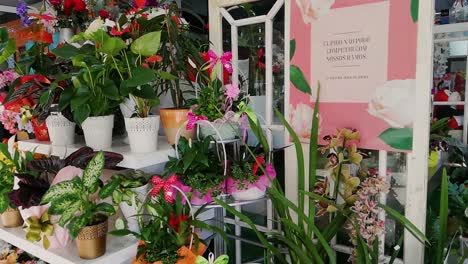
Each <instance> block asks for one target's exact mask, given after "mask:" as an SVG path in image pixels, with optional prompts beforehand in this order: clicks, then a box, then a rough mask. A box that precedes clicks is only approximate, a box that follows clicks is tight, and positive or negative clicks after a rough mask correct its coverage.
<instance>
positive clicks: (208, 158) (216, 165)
mask: <svg viewBox="0 0 468 264" xmlns="http://www.w3.org/2000/svg"><path fill="white" fill-rule="evenodd" d="M211 140H212V139H211V137H207V138H205V139H202V140H200V141H191V140H187V139H185V138H181V139H180V141H179V144H178V150H179V156H178V158H174V157H169V161H168V162H167V163H166V166H165V168H164V174H163V176H164V177H165V178H166V179H167V180H171V181H173V184H176V185H178V187H180V188H181V189H182V190H183V191H184V192H185V193H191V194H192V196H191V202H192V203H194V204H204V203H210V202H212V201H213V198H212V197H216V196H217V195H219V194H221V193H222V192H223V190H224V176H223V175H222V166H221V164H220V162H219V158H218V156H217V154H216V153H215V151H214V150H213V149H211V148H210V142H211Z"/></svg>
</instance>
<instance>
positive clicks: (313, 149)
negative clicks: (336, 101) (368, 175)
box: [308, 82, 320, 235]
mask: <svg viewBox="0 0 468 264" xmlns="http://www.w3.org/2000/svg"><path fill="white" fill-rule="evenodd" d="M319 101H320V82H319V83H318V85H317V98H316V99H315V105H314V112H313V115H312V127H311V128H310V142H309V155H310V158H309V190H313V189H314V188H315V181H316V178H317V177H316V176H317V175H316V174H317V159H318V153H317V149H318V133H319V132H318V131H319V120H318V114H319ZM309 218H310V219H311V220H312V221H314V219H315V203H314V202H313V201H311V200H310V201H309ZM308 235H310V232H309V233H308Z"/></svg>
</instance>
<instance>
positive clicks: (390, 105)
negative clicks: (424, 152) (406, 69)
mask: <svg viewBox="0 0 468 264" xmlns="http://www.w3.org/2000/svg"><path fill="white" fill-rule="evenodd" d="M415 88H416V82H415V80H414V79H407V80H392V81H388V82H386V83H384V84H383V85H381V86H379V87H377V89H376V90H375V93H374V94H373V95H372V98H371V100H370V102H369V108H368V110H367V111H368V112H369V114H371V115H373V116H375V117H377V118H380V119H382V120H384V121H385V122H387V123H388V124H389V125H390V126H391V127H394V128H404V127H412V126H413V115H412V113H413V108H414V99H415Z"/></svg>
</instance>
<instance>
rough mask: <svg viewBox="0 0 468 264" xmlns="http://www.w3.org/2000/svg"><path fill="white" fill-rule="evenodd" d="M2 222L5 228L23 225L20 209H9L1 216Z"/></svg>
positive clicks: (0, 220)
mask: <svg viewBox="0 0 468 264" xmlns="http://www.w3.org/2000/svg"><path fill="white" fill-rule="evenodd" d="M0 222H1V224H2V226H3V227H6V228H10V227H18V226H21V225H23V218H22V217H21V214H20V212H19V210H18V209H12V208H8V209H7V210H6V211H5V212H4V213H3V214H1V215H0Z"/></svg>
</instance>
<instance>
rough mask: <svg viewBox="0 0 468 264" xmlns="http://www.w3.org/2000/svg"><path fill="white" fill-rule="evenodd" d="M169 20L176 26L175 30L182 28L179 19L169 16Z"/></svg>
mask: <svg viewBox="0 0 468 264" xmlns="http://www.w3.org/2000/svg"><path fill="white" fill-rule="evenodd" d="M171 19H172V20H173V21H174V22H175V23H176V24H177V28H179V29H180V28H182V24H181V23H180V18H179V17H177V16H171Z"/></svg>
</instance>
